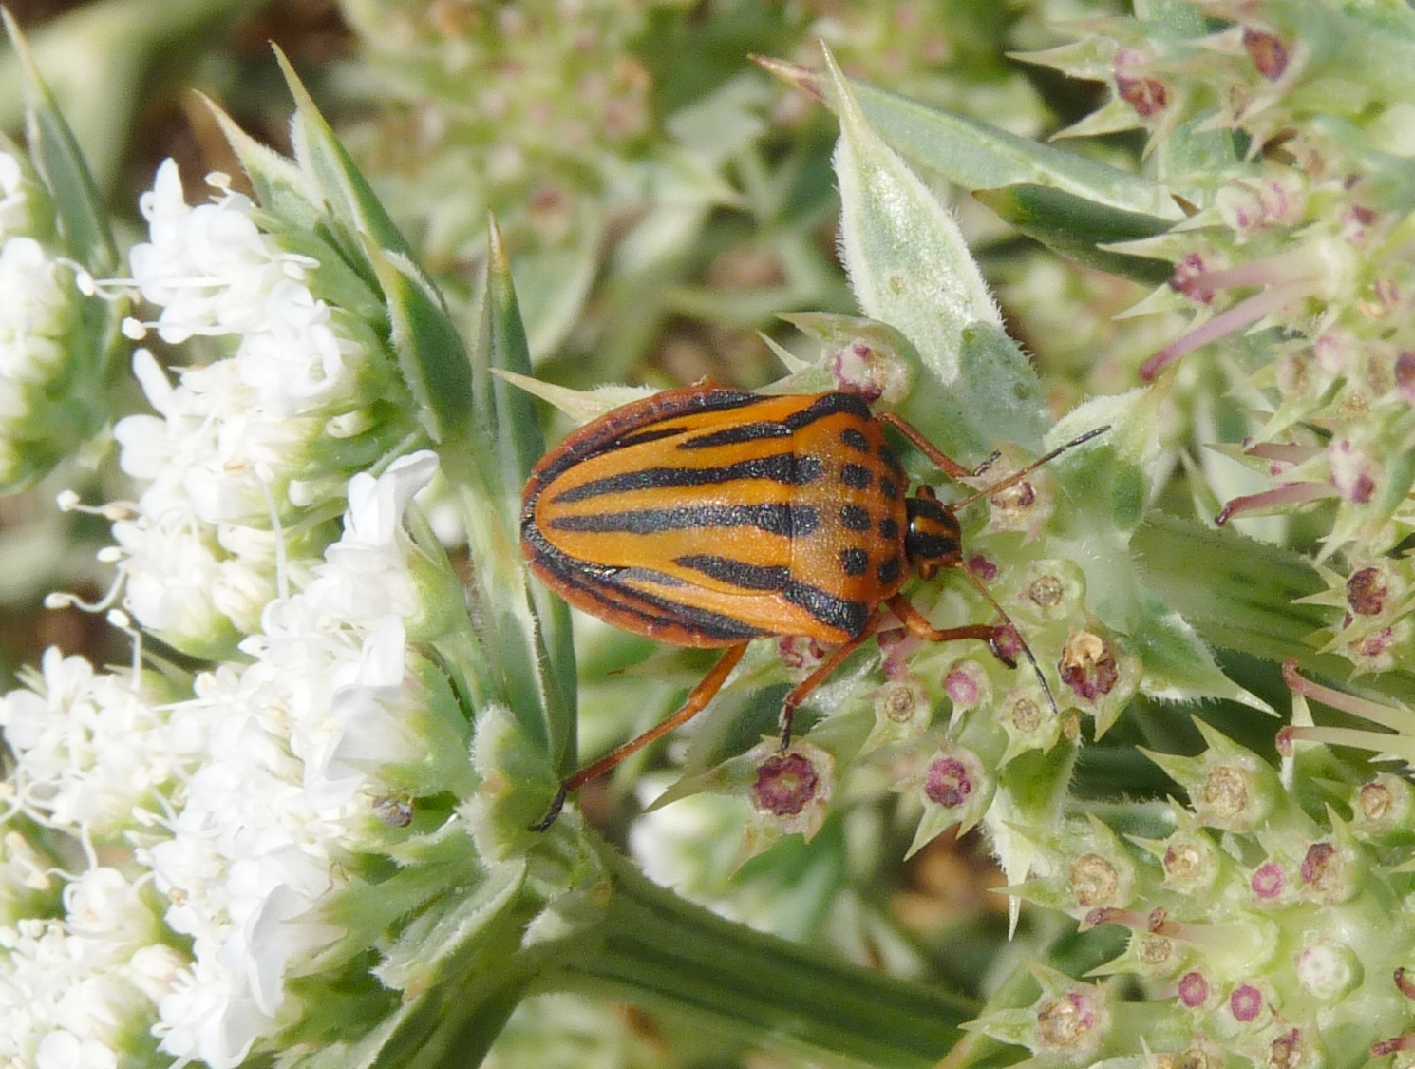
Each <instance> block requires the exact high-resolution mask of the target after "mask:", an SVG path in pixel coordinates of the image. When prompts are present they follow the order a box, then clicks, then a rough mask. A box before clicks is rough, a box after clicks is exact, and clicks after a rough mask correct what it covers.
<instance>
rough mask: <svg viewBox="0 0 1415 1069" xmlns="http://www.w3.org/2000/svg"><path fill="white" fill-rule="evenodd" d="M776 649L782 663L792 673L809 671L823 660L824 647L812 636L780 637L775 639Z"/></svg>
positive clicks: (813, 669)
mask: <svg viewBox="0 0 1415 1069" xmlns="http://www.w3.org/2000/svg"><path fill="white" fill-rule="evenodd" d="M776 650H777V654H778V656H780V658H781V663H782V664H784V665H785V666H786V667H787V668H788V669H790V670H791V671H792V672H793V673H810V672H813V671H815V669H816V668H817V667H819V665H820V663H821V661H823V660H825V649H824V647H822V646H821V644H820V643H819V642H817V641H816V640H815V639H813V638H801V637H795V638H781V639H777V641H776Z"/></svg>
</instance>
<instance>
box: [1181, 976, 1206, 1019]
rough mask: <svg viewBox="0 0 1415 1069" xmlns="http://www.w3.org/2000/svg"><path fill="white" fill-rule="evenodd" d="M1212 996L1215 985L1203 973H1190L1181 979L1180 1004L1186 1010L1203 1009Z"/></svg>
mask: <svg viewBox="0 0 1415 1069" xmlns="http://www.w3.org/2000/svg"><path fill="white" fill-rule="evenodd" d="M1212 996H1213V985H1212V984H1210V983H1209V981H1208V979H1207V978H1206V977H1205V976H1204V974H1203V973H1201V972H1197V971H1196V972H1188V973H1185V974H1184V975H1183V976H1181V977H1180V978H1179V1002H1180V1005H1182V1006H1183V1007H1184V1008H1185V1009H1190V1010H1198V1009H1203V1008H1205V1007H1206V1006H1207V1005H1209V1002H1210V999H1211V998H1212Z"/></svg>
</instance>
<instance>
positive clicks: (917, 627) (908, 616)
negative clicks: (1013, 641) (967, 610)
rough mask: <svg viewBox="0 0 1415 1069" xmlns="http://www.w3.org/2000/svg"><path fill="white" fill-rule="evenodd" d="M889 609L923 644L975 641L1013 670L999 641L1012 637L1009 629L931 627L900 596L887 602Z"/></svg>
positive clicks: (1012, 660) (1013, 663) (1011, 660)
mask: <svg viewBox="0 0 1415 1069" xmlns="http://www.w3.org/2000/svg"><path fill="white" fill-rule="evenodd" d="M889 608H890V610H891V611H892V612H893V613H894V615H895V616H897V617H899V622H900V623H902V624H903V625H904V626H905V627H906V628H908V629H909V633H910V634H911V635H913V636H914V637H915V638H921V639H923V640H924V641H925V642H952V641H953V640H954V639H960V638H975V639H978V640H979V641H980V642H986V643H987V644H988V649H990V650H992V652H993V656H995V657H996V658H997V659H998V660H999V661H1001V662H1002V663H1003V664H1005V665H1007V667H1008V668H1016V667H1017V659H1016V658H1015V657H1012V656H1011V655H1010V654H1009V653H1008V652H1007V650H1006V648H1005V647H1004V646H1003V645H1002V644H1001V642H1000V641H999V640H1000V639H1003V638H1005V637H1006V636H1008V635H1010V634H1011V633H1012V629H1011V628H1010V627H1002V626H999V625H997V624H965V625H964V626H962V627H934V625H933V624H931V623H929V622H928V620H926V619H924V614H923V613H921V612H920V611H919V610H918V609H916V608H914V606H913V603H912V602H910V601H909V599H907V598H906V597H904V595H902V594H896V595H895V596H894V597H892V598H890V599H889Z"/></svg>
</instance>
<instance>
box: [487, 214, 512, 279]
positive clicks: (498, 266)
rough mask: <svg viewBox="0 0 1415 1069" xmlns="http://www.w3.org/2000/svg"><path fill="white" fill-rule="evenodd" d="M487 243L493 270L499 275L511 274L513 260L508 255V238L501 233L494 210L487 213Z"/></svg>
mask: <svg viewBox="0 0 1415 1069" xmlns="http://www.w3.org/2000/svg"><path fill="white" fill-rule="evenodd" d="M486 243H487V256H488V259H489V262H490V264H491V270H492V271H494V272H495V273H496V274H498V275H503V276H504V275H509V274H510V273H511V260H510V258H509V257H508V256H507V255H506V240H505V238H503V237H502V235H501V225H500V224H499V223H498V222H497V221H496V214H495V213H494V212H487V213H486Z"/></svg>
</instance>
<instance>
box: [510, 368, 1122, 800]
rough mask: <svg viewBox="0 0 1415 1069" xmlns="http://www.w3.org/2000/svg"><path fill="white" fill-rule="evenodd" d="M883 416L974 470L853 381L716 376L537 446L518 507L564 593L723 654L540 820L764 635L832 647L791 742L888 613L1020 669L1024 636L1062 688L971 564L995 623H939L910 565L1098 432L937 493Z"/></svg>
mask: <svg viewBox="0 0 1415 1069" xmlns="http://www.w3.org/2000/svg"><path fill="white" fill-rule="evenodd" d="M886 424H887V425H888V426H890V427H893V428H894V429H895V430H896V431H898V432H899V433H900V434H902V435H903V436H904V437H905V438H907V439H908V440H909V441H910V442H912V443H913V444H914V445H915V446H916V447H917V448H918V449H919V450H920V451H921V452H923V453H924V454H925V455H926V456H928V457H929V458H930V459H931V460H932V461H933V462H934V463H935V464H937V465H938V466H939V467H940V468H942V469H943V471H944V472H945V473H946V474H948V475H949V476H950V477H952V478H955V479H957V478H960V477H973V476H976V475H978V474H980V473H981V471H982V468H978V469H969V468H965V467H963V466H962V465H960V464H958V463H956V462H954V461H953V460H951V459H949V458H948V457H947V456H945V455H944V454H943V453H942V452H940V451H939V450H938V449H936V448H935V447H934V446H933V445H931V444H930V443H929V442H928V440H927V439H926V438H925V437H924V436H923V435H922V434H920V433H919V432H918V431H917V430H915V429H914V428H913V427H911V426H910V425H909V424H907V423H905V422H904V421H903V420H901V419H899V418H898V417H897V416H894V415H892V414H888V413H886V414H882V415H878V416H876V415H875V414H874V413H873V412H872V411H871V410H870V407H869V405H868V404H867V403H866V402H865V400H864V399H863V398H862V397H860V396H859V395H857V394H851V393H823V394H809V395H782V396H771V395H764V394H755V393H745V392H742V391H739V390H728V389H721V388H719V387H715V386H692V387H688V388H686V389H680V390H667V391H664V392H662V393H657V394H654V395H653V396H652V397H647V398H645V399H644V400H642V401H638V402H635V403H633V404H629V405H625V406H624V407H622V408H618V409H615V410H614V411H613V412H609V413H606V414H605V415H604V416H601V417H600V418H599V419H597V420H595V421H594V422H593V423H590V424H587V425H586V426H584V427H582V428H580V429H579V430H578V431H576V432H575V433H573V434H571V435H570V436H569V437H567V438H566V439H565V441H564V442H562V443H561V445H560V446H559V448H557V449H555V450H553V451H551V452H550V453H547V454H546V455H545V457H543V458H542V459H541V461H540V463H539V464H537V465H536V468H535V470H534V471H533V472H532V473H531V477H530V479H529V480H528V481H527V483H526V488H525V493H524V495H523V497H522V505H521V519H520V525H521V546H522V549H523V551H524V553H525V556H526V559H527V561H529V562H530V566H531V570H532V571H534V572H535V574H536V575H538V576H539V577H540V578H541V580H542V581H543V582H545V583H546V585H547V586H549V587H550V588H551V589H552V590H554V591H555V592H556V593H558V594H559V595H560V596H561V597H563V598H564V599H565V600H566V601H568V602H569V603H570V604H571V605H574V606H576V607H577V608H579V609H581V610H583V611H584V612H587V613H590V614H591V615H593V616H598V617H600V618H601V619H603V620H607V621H608V622H610V623H612V624H614V625H615V626H617V627H621V628H623V629H624V630H626V631H632V632H635V633H637V634H640V635H646V636H647V637H649V638H653V639H657V640H659V641H660V642H669V643H673V644H675V645H679V646H697V647H714V646H715V647H726V648H727V652H726V653H725V654H724V656H723V657H722V659H721V660H720V661H718V662H717V664H716V665H715V666H714V667H713V668H712V670H711V671H710V672H709V673H708V674H707V676H706V677H705V678H704V679H703V680H702V682H701V683H699V684H698V686H697V687H696V688H695V689H694V690H693V692H692V694H690V695H689V697H688V700H687V702H686V704H684V706H683V708H682V709H680V710H679V711H678V712H677V713H675V714H674V715H673V716H671V717H669V718H668V719H667V720H665V721H664V722H663V723H662V724H659V725H658V726H657V727H655V728H653V729H651V730H649V731H647V732H645V733H644V734H642V735H640V736H639V737H638V738H635V739H632V740H630V741H629V742H627V743H625V744H624V745H623V746H620V747H619V748H618V749H616V750H614V751H613V752H612V753H610V754H608V755H607V756H605V757H604V758H602V759H601V760H599V761H596V762H595V763H593V764H591V765H589V766H587V767H585V768H583V769H581V770H580V771H579V772H576V773H575V774H574V775H573V776H571V777H570V778H569V779H567V780H566V781H565V782H564V784H563V785H562V787H561V790H560V793H559V795H558V796H557V798H556V800H555V803H554V805H553V806H552V808H551V810H550V812H549V813H548V814H547V815H546V818H545V820H544V821H543V822H541V823H540V824H539V825H537V827H541V828H544V827H549V825H550V823H551V822H552V821H553V820H554V819H555V816H556V814H557V813H558V812H559V809H560V806H561V805H562V804H563V802H564V799H565V796H566V794H568V793H569V792H571V791H573V790H575V789H576V788H578V787H579V786H581V785H582V784H584V783H585V782H587V781H589V780H591V779H593V778H595V777H596V776H599V775H601V774H603V773H605V772H607V771H609V770H610V769H611V768H613V767H614V766H615V765H617V764H618V763H619V762H620V761H622V760H624V759H625V758H626V757H628V756H629V755H630V754H633V753H635V752H636V751H638V750H640V749H642V748H643V747H644V746H647V745H648V744H649V743H651V742H653V741H654V740H655V739H658V738H661V737H662V736H663V735H666V734H667V733H668V732H670V731H672V730H674V729H675V728H677V727H678V726H679V725H681V724H683V723H685V722H687V721H688V720H689V719H691V718H692V717H693V716H695V715H696V714H697V713H699V712H701V711H702V709H703V708H704V707H705V706H706V705H707V704H708V702H710V701H711V700H712V698H713V695H715V694H716V693H717V692H718V690H720V689H721V687H722V685H723V683H724V682H725V681H726V679H727V677H728V675H730V674H731V672H732V669H733V668H734V667H735V666H736V664H737V662H738V661H739V660H741V658H742V654H743V653H744V652H745V651H746V648H747V643H748V642H750V641H751V640H752V639H755V638H763V637H767V636H777V637H781V636H800V637H806V638H812V639H815V640H817V641H819V642H820V643H822V644H824V645H827V646H833V647H834V649H833V650H832V652H831V653H830V654H829V655H828V656H827V657H826V658H825V660H824V661H823V662H822V664H821V665H820V667H819V668H817V669H816V670H815V671H814V672H812V673H811V675H810V676H808V677H807V678H806V679H805V680H804V681H803V682H802V683H801V684H800V685H799V686H797V687H796V688H795V689H794V690H793V691H791V693H790V694H788V695H787V696H786V699H785V701H784V702H783V705H782V711H781V744H782V748H783V749H785V748H786V747H788V746H789V745H790V737H791V718H792V715H793V714H794V713H795V710H796V708H797V707H798V706H799V705H801V703H802V702H803V701H805V699H806V697H807V696H808V695H809V694H810V693H811V692H812V691H813V690H815V689H816V688H817V687H818V686H820V684H821V683H823V682H824V681H825V680H826V679H827V678H828V677H829V676H830V674H831V673H832V672H834V671H835V670H836V669H837V668H838V667H839V666H840V664H841V663H842V662H843V661H844V660H845V659H846V658H847V657H848V656H849V655H850V654H851V653H852V652H853V651H854V650H855V649H856V648H857V647H859V646H860V645H861V644H862V643H863V642H865V641H866V640H867V639H868V638H869V637H870V636H871V635H873V634H874V633H875V631H876V630H878V628H879V626H880V623H881V621H882V619H883V618H884V617H885V612H886V609H888V610H889V611H891V612H893V614H894V615H895V616H896V617H897V618H898V619H899V621H900V622H901V623H903V625H904V626H905V627H906V628H908V629H909V630H910V631H911V632H912V633H913V634H915V635H918V636H920V637H921V638H925V639H929V640H932V641H936V642H944V641H948V640H951V639H977V640H981V641H984V642H987V643H988V644H989V647H990V648H991V649H992V651H993V653H994V654H995V655H997V656H998V657H999V658H1000V659H1002V660H1003V661H1004V662H1005V663H1007V664H1008V665H1009V666H1011V667H1015V666H1016V662H1015V658H1014V656H1013V654H1014V653H1015V652H1016V651H1017V650H1020V651H1021V652H1023V653H1024V654H1025V655H1026V656H1027V658H1028V659H1029V660H1030V661H1031V663H1032V666H1033V668H1034V669H1035V670H1036V672H1037V676H1038V678H1041V680H1042V686H1043V688H1045V689H1046V692H1047V696H1048V697H1049V698H1050V697H1051V691H1050V688H1047V683H1046V679H1045V678H1044V677H1043V676H1042V672H1041V669H1040V667H1038V666H1037V663H1036V659H1035V658H1034V657H1033V656H1032V652H1031V650H1030V649H1029V648H1028V647H1027V644H1026V642H1025V641H1024V640H1023V639H1022V638H1021V636H1020V635H1019V634H1018V633H1017V632H1016V630H1015V629H1013V628H1012V626H1011V622H1010V621H1009V620H1008V618H1007V614H1006V613H1005V612H1003V610H1002V607H1001V606H1000V605H998V603H997V602H996V601H995V600H994V599H993V598H992V596H991V595H990V594H989V593H988V590H987V588H986V587H985V586H984V585H983V583H982V581H981V580H979V579H978V578H977V577H976V576H974V575H973V574H972V572H970V571H969V570H968V569H966V568H961V569H960V572H961V574H963V575H965V576H967V577H968V578H969V579H970V580H971V581H972V582H973V584H974V586H976V587H977V588H978V590H979V591H980V592H981V593H982V595H983V597H984V598H986V599H987V600H988V602H989V603H990V604H991V605H992V606H993V608H994V609H995V610H996V611H997V613H998V616H999V617H1000V619H1001V620H1002V622H1001V623H997V624H972V625H969V626H965V627H950V628H936V627H933V626H932V625H931V624H929V622H928V621H927V620H926V619H924V617H923V616H922V614H920V613H919V612H918V611H917V610H916V609H915V608H914V607H913V605H911V604H910V603H909V601H908V600H907V599H905V598H904V597H902V596H901V595H900V593H899V590H900V588H901V587H902V586H903V585H904V582H905V581H906V580H907V579H908V578H909V575H910V573H911V571H912V572H916V573H918V574H919V575H920V576H922V577H924V578H928V577H930V576H932V575H933V574H934V573H936V572H937V571H938V570H939V569H940V568H954V567H958V566H959V565H961V564H962V562H963V551H962V545H961V542H960V531H959V525H958V520H957V518H956V513H957V512H958V511H959V510H960V509H962V508H963V507H964V506H966V505H969V504H971V503H972V502H974V501H977V500H978V499H980V498H982V497H987V496H991V495H992V494H995V493H997V492H998V491H1000V490H1003V489H1005V488H1007V487H1009V486H1011V485H1013V484H1014V483H1016V482H1018V481H1020V480H1021V479H1023V478H1025V476H1026V475H1027V474H1028V473H1030V472H1031V471H1032V470H1034V469H1035V468H1036V467H1038V466H1039V465H1041V464H1044V463H1046V462H1047V461H1049V460H1051V459H1052V458H1053V457H1055V456H1056V455H1057V454H1058V453H1060V452H1062V451H1063V450H1065V449H1069V448H1071V447H1072V446H1074V445H1079V444H1080V443H1081V442H1084V441H1086V440H1088V439H1089V438H1092V437H1094V436H1095V435H1097V434H1099V433H1101V431H1103V430H1105V428H1099V429H1097V430H1093V431H1091V432H1089V433H1087V434H1084V435H1082V436H1081V437H1079V438H1077V439H1075V440H1074V441H1072V442H1068V443H1067V444H1066V445H1064V446H1062V447H1061V448H1060V449H1054V450H1052V451H1051V452H1050V453H1048V454H1046V455H1045V456H1044V457H1042V458H1041V459H1040V460H1038V461H1036V463H1034V464H1032V465H1030V466H1029V467H1027V468H1025V469H1023V470H1022V471H1020V472H1017V473H1015V474H1013V475H1011V476H1009V477H1007V478H1006V479H1003V480H1001V481H1000V482H998V483H997V484H995V485H993V486H990V487H987V488H985V489H983V490H979V491H977V492H975V493H973V494H971V495H970V496H968V497H966V498H964V499H963V500H961V501H957V502H952V503H949V504H944V503H942V502H940V501H939V500H938V499H937V498H936V497H935V496H934V494H933V491H932V490H930V489H929V488H928V487H927V486H924V487H920V488H919V490H918V492H917V493H916V494H915V495H914V496H912V497H908V496H906V492H907V490H908V483H907V480H906V476H905V473H904V469H903V467H901V465H900V463H899V461H898V460H897V459H896V458H895V456H894V453H893V451H892V450H891V449H890V447H889V444H888V442H887V441H886V440H885V433H884V427H885V425H886ZM983 467H984V468H985V467H986V464H984V465H983ZM1054 705H1055V702H1054V701H1053V706H1054Z"/></svg>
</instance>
